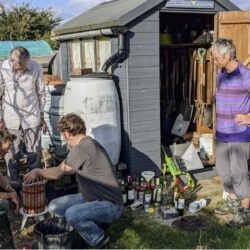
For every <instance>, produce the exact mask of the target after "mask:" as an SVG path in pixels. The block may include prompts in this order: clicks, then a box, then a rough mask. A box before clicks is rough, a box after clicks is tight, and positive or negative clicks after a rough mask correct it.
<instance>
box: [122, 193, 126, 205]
mask: <svg viewBox="0 0 250 250" xmlns="http://www.w3.org/2000/svg"><path fill="white" fill-rule="evenodd" d="M122 200H123V203H126V202H127V194H122Z"/></svg>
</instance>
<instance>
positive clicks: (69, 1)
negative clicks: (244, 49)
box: [0, 0, 250, 22]
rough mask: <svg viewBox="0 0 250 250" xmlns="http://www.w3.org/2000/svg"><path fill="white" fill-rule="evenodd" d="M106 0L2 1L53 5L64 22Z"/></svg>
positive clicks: (246, 4) (243, 0) (240, 0)
mask: <svg viewBox="0 0 250 250" xmlns="http://www.w3.org/2000/svg"><path fill="white" fill-rule="evenodd" d="M104 1H105V0H0V3H3V4H5V5H6V6H8V5H11V4H21V3H30V4H31V6H34V7H40V8H48V7H51V8H52V9H53V10H54V11H55V12H56V13H57V14H58V15H59V16H61V17H62V18H63V22H65V21H67V20H69V19H71V18H73V17H75V16H77V15H79V14H80V13H82V12H84V11H86V10H87V9H89V8H91V7H94V6H95V5H97V4H99V3H101V2H104ZM106 1H107V0H106ZM124 1H126V0H124ZM231 2H233V3H235V4H236V5H237V6H238V7H240V8H241V9H243V10H250V1H249V0H231Z"/></svg>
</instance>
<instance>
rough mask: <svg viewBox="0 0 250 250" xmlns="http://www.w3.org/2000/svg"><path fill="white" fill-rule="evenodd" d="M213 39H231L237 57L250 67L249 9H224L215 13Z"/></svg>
mask: <svg viewBox="0 0 250 250" xmlns="http://www.w3.org/2000/svg"><path fill="white" fill-rule="evenodd" d="M214 25H215V27H214V31H215V40H216V39H217V38H228V39H232V40H233V41H234V43H235V45H236V50H237V58H238V59H239V60H240V61H241V62H242V63H244V64H248V67H250V11H226V12H219V13H217V14H216V15H215V20H214Z"/></svg>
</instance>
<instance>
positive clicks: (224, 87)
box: [211, 38, 250, 227]
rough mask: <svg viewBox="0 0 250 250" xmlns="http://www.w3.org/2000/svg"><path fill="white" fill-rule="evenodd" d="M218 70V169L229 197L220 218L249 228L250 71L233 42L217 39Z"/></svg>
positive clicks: (216, 59)
mask: <svg viewBox="0 0 250 250" xmlns="http://www.w3.org/2000/svg"><path fill="white" fill-rule="evenodd" d="M211 52H212V57H213V60H214V62H215V63H216V64H217V66H218V68H219V73H218V76H217V92H216V169H217V172H218V174H219V176H220V177H221V179H222V182H223V186H224V190H225V191H226V192H227V193H229V196H228V198H227V200H226V201H225V204H223V205H222V206H221V207H218V208H216V209H215V211H214V212H215V213H217V214H221V215H222V214H223V215H224V214H228V213H233V214H234V217H233V219H232V220H231V221H230V222H229V223H228V224H229V226H232V227H240V226H243V225H246V224H250V210H249V205H250V182H249V177H248V164H247V160H248V159H249V152H250V150H249V147H250V127H249V126H248V125H247V124H248V122H247V120H248V116H247V115H248V113H249V112H250V70H249V69H248V68H246V67H244V66H243V65H242V64H241V63H240V62H239V61H237V59H236V48H235V45H234V43H233V41H232V40H227V39H223V38H221V39H218V40H217V41H216V42H214V44H213V45H212V47H211Z"/></svg>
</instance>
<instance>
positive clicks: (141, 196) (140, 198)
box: [138, 192, 144, 202]
mask: <svg viewBox="0 0 250 250" xmlns="http://www.w3.org/2000/svg"><path fill="white" fill-rule="evenodd" d="M138 194H139V195H138V197H139V201H141V202H143V199H144V192H139V193H138Z"/></svg>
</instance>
